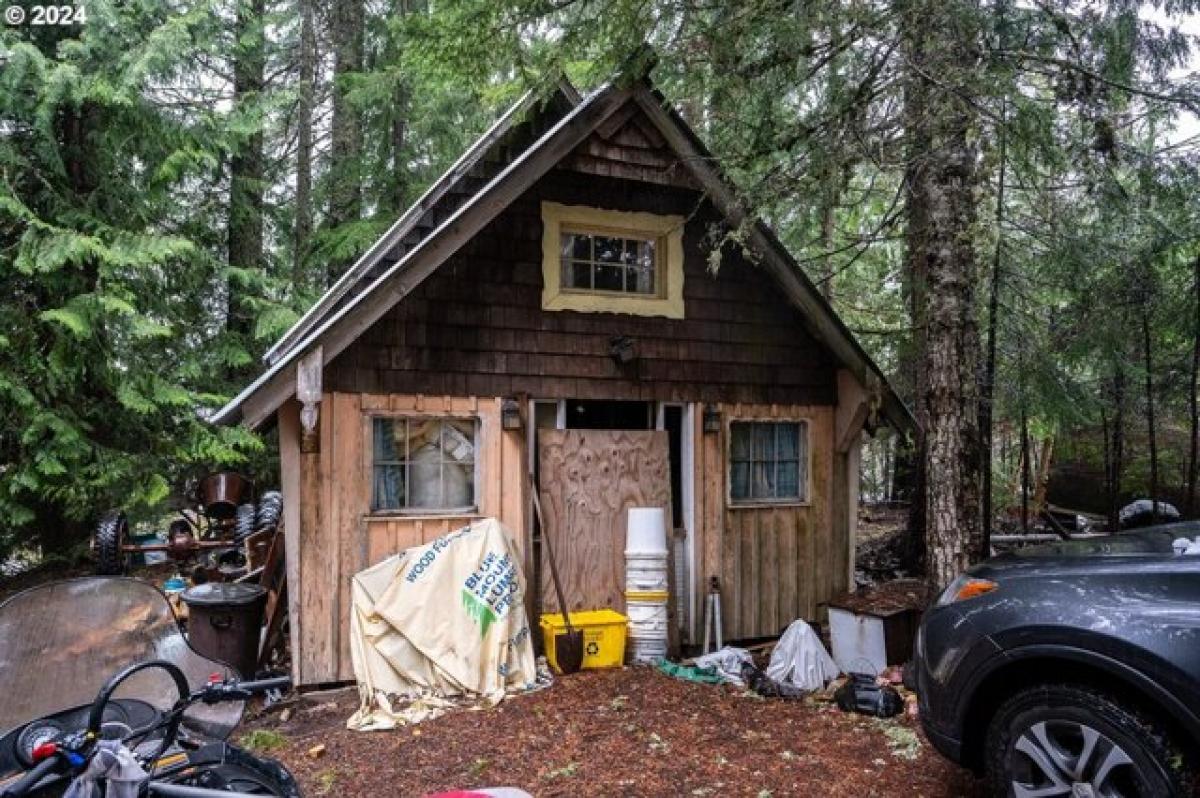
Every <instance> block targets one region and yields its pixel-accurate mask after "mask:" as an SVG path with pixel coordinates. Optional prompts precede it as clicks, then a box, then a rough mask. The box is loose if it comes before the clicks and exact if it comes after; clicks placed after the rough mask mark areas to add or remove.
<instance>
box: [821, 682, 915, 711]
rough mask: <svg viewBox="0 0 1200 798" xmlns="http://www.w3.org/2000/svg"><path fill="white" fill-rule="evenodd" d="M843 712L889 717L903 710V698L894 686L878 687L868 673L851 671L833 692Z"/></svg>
mask: <svg viewBox="0 0 1200 798" xmlns="http://www.w3.org/2000/svg"><path fill="white" fill-rule="evenodd" d="M833 697H834V700H836V701H837V705H838V707H840V708H841V709H842V711H843V712H858V713H860V714H862V715H872V716H874V717H876V718H890V717H893V716H895V715H899V714H900V713H901V712H903V711H904V699H903V698H901V697H900V694H899V693H898V692H896V689H895V688H894V687H887V686H884V687H880V686H879V684H878V683H877V682H876V681H875V677H874V676H871V675H870V674H868V673H852V674H850V678H849V679H847V680H846V683H845V684H843V685H842V686H841V687H839V688H838V689H837V691H836V692H835V693H834V694H833Z"/></svg>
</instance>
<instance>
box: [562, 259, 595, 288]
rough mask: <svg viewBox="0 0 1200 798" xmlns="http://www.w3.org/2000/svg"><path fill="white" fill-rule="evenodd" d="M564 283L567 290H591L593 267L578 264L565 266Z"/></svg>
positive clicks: (588, 264) (573, 263)
mask: <svg viewBox="0 0 1200 798" xmlns="http://www.w3.org/2000/svg"><path fill="white" fill-rule="evenodd" d="M563 281H564V283H565V284H566V287H567V288H582V289H585V290H587V289H590V288H591V287H592V265H591V264H590V263H578V262H571V263H566V264H564V265H563Z"/></svg>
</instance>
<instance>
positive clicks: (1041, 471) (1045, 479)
mask: <svg viewBox="0 0 1200 798" xmlns="http://www.w3.org/2000/svg"><path fill="white" fill-rule="evenodd" d="M1053 463H1054V436H1053V435H1047V436H1046V437H1045V438H1043V439H1042V446H1041V451H1040V452H1038V471H1037V480H1036V481H1035V482H1034V483H1033V509H1034V511H1035V512H1037V513H1039V514H1040V513H1042V512H1044V511H1045V510H1046V489H1047V488H1049V487H1050V468H1051V466H1052V465H1053Z"/></svg>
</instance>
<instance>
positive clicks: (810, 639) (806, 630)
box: [767, 621, 839, 690]
mask: <svg viewBox="0 0 1200 798" xmlns="http://www.w3.org/2000/svg"><path fill="white" fill-rule="evenodd" d="M838 673H839V671H838V667H837V665H836V664H834V661H833V657H831V656H829V652H828V651H826V650H825V646H823V645H821V639H820V638H819V637H817V633H816V632H814V631H813V629H812V627H811V626H809V625H808V624H807V623H805V622H804V621H792V624H791V626H789V627H788V628H787V631H785V632H784V633H783V637H781V638H779V643H778V644H777V645H776V646H775V650H774V651H772V652H771V662H770V663H769V664H768V665H767V675H768V676H770V677H771V678H772V679H774V680H775V681H777V682H779V683H781V684H790V685H792V686H794V687H799V688H801V689H803V690H821V689H823V688H824V687H825V685H826V684H827V683H828V682H829V681H830V680H832V679H836V678H837V676H838Z"/></svg>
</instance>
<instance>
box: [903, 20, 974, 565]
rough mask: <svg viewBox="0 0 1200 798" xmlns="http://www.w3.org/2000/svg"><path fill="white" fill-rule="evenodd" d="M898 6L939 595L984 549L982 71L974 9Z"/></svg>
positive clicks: (928, 534) (928, 535)
mask: <svg viewBox="0 0 1200 798" xmlns="http://www.w3.org/2000/svg"><path fill="white" fill-rule="evenodd" d="M905 8H906V11H907V14H906V18H905V20H904V23H903V24H904V25H905V46H906V53H905V54H906V56H907V59H906V60H907V63H908V70H909V74H908V76H907V84H906V85H913V86H915V88H916V90H915V91H914V92H912V93H911V94H908V93H906V98H905V101H906V103H908V102H910V101H911V102H914V103H915V107H910V108H906V111H905V113H906V121H907V123H908V125H909V130H908V134H909V135H910V136H911V137H912V140H911V141H910V146H912V145H915V147H914V148H913V149H910V151H909V153H908V157H909V163H908V164H907V172H908V174H907V177H908V180H909V182H908V186H907V189H908V200H907V203H906V208H907V209H908V210H909V211H910V213H911V215H910V217H909V220H908V223H909V225H910V230H909V246H910V252H909V259H910V261H911V262H912V263H913V265H914V267H915V270H916V271H917V273H920V272H922V271H923V272H924V275H925V287H924V291H923V294H924V296H923V303H922V313H921V317H920V319H919V322H923V324H924V327H925V330H924V347H923V348H921V349H919V350H918V354H919V357H920V363H921V366H920V379H921V381H922V383H923V385H922V388H921V390H920V392H919V393H918V395H917V404H918V407H920V408H921V410H920V415H919V419H920V420H922V421H923V422H924V424H923V427H924V450H925V451H924V457H923V461H924V466H925V468H924V477H925V479H924V481H925V542H926V554H927V562H928V568H927V577H928V579H929V581H930V582H931V583H932V584H933V585H934V586H935V587H941V586H944V585H946V584H948V583H949V582H950V581H951V580H953V579H954V578H955V577H956V576H957V575H958V574H959V573H961V572H962V571H963V569H965V568H966V567H967V566H968V565H969V564H970V563H971V562H972V561H973V560H974V559H975V558H976V557H978V555H979V553H980V551H981V550H982V545H981V540H982V534H981V531H982V524H981V517H980V479H979V461H980V453H979V370H978V366H979V354H980V352H979V350H980V345H979V327H978V323H977V321H976V305H975V284H976V281H977V277H978V275H977V264H976V259H975V249H974V242H973V240H972V232H973V228H974V226H975V222H976V198H975V194H976V189H977V187H978V180H979V174H978V170H977V167H976V156H977V153H976V148H975V144H974V141H975V140H976V138H977V137H976V135H975V133H974V128H975V124H976V119H975V111H974V109H973V107H972V105H971V103H970V102H968V101H967V100H966V99H964V98H965V97H968V96H970V94H971V93H972V86H971V81H972V80H973V74H974V72H975V71H976V69H977V66H978V64H977V61H978V52H979V47H978V38H979V28H978V16H977V12H978V9H977V8H976V7H975V6H974V5H972V4H968V3H961V2H938V0H911V1H910V2H909V3H907V4H906V7H905ZM933 76H936V79H935V78H934V77H933ZM935 80H936V82H935ZM906 91H907V90H906Z"/></svg>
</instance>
